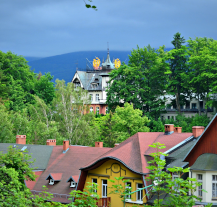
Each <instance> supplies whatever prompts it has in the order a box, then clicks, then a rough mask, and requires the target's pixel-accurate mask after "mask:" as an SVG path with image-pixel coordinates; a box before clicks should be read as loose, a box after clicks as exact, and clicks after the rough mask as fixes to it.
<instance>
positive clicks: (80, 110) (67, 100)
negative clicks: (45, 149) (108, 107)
mask: <svg viewBox="0 0 217 207" xmlns="http://www.w3.org/2000/svg"><path fill="white" fill-rule="evenodd" d="M55 96H56V97H55V99H54V101H53V104H54V108H55V116H54V121H56V122H58V130H59V133H60V135H61V136H62V137H64V138H65V139H68V140H69V141H70V144H81V145H83V144H85V145H92V143H93V142H94V140H95V137H97V135H96V133H97V131H96V130H95V129H94V128H93V127H92V125H91V122H92V121H93V120H94V114H93V113H87V114H85V113H86V112H88V108H89V104H90V97H89V96H88V93H87V91H85V90H83V89H82V88H80V87H78V88H74V85H73V83H68V84H67V85H65V81H63V80H62V81H60V80H56V91H55Z"/></svg>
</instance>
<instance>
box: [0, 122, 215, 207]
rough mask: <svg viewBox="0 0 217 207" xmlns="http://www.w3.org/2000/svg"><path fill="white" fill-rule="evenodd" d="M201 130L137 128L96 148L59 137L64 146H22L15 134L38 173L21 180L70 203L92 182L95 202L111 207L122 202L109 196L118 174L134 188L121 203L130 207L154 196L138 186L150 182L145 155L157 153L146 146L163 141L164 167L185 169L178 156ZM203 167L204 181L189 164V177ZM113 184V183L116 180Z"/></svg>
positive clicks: (20, 141) (21, 139) (19, 143)
mask: <svg viewBox="0 0 217 207" xmlns="http://www.w3.org/2000/svg"><path fill="white" fill-rule="evenodd" d="M215 126H216V125H215ZM215 126H214V127H215ZM214 129H215V128H214ZM200 134H203V129H201V128H200V127H196V128H193V133H182V132H181V128H180V127H174V126H173V125H171V124H166V125H165V133H164V132H138V133H136V134H135V135H133V136H131V137H130V138H128V139H127V140H125V141H124V142H122V143H120V144H118V145H116V146H115V147H114V148H106V147H103V143H102V142H96V143H95V147H87V146H72V145H69V141H67V140H65V141H63V145H59V146H56V140H55V139H52V140H47V143H46V144H47V145H26V142H25V140H26V137H25V136H24V135H18V136H17V143H16V146H18V147H19V148H20V149H24V148H25V149H27V150H28V151H29V152H30V153H32V157H33V158H35V159H36V163H35V167H34V171H35V174H37V175H38V176H39V177H38V178H37V179H36V181H34V182H33V181H25V183H26V186H27V187H28V188H30V190H31V192H32V193H33V194H34V195H38V194H39V193H41V192H42V191H43V189H42V186H44V185H45V186H46V187H47V188H48V190H47V191H48V192H50V193H52V194H53V199H52V200H53V201H57V202H61V203H69V202H70V201H69V200H68V199H69V196H70V194H69V193H70V192H71V191H72V190H76V189H77V190H81V191H85V190H86V187H87V186H88V185H89V183H97V184H98V189H97V194H98V195H99V197H100V200H99V202H98V206H109V204H110V206H111V207H116V206H122V205H123V201H122V199H121V198H120V195H115V194H111V191H112V190H113V189H112V188H111V187H112V185H113V184H114V183H112V182H110V181H109V180H115V177H123V180H128V181H127V185H128V186H130V187H131V188H132V189H131V191H132V192H133V191H137V192H135V193H133V194H132V195H130V196H127V199H126V203H125V206H126V207H131V206H133V205H144V204H146V203H151V202H152V201H153V200H154V197H150V195H149V194H148V190H149V189H148V188H146V189H142V188H145V187H147V186H149V185H151V183H150V181H149V180H148V179H147V177H148V176H149V170H148V169H147V166H148V160H149V157H150V156H149V155H150V153H153V152H156V149H155V148H151V147H149V145H151V144H153V143H156V142H160V143H163V144H165V146H166V148H164V149H161V151H162V152H165V153H167V154H169V156H168V160H169V162H167V167H172V166H181V167H188V164H189V166H190V165H191V161H190V162H189V161H184V160H183V157H184V156H185V155H186V154H187V152H188V151H189V149H191V148H192V146H194V144H195V143H196V142H198V140H199V139H200V137H201V136H202V135H201V136H200ZM9 145H14V144H4V143H2V144H0V151H4V152H6V151H7V147H6V146H9ZM203 145H204V144H203ZM213 148H215V147H213ZM2 149H3V150H2ZM209 153H210V152H209ZM199 156H200V155H199ZM191 157H192V156H190V158H191ZM212 159H214V158H212ZM214 160H215V159H214ZM195 163H196V162H195ZM207 163H209V162H207ZM193 164H194V163H193ZM36 168H37V169H36ZM193 170H194V171H193ZM195 170H196V171H195ZM202 171H203V175H202V177H200V179H201V180H202V182H205V181H204V179H207V178H206V176H207V175H208V174H207V175H206V176H205V175H204V170H202V169H201V168H200V169H196V168H195V169H193V168H192V175H190V176H194V172H195V173H196V174H195V176H197V175H198V174H201V173H198V172H202ZM213 171H215V170H214V169H212V171H209V172H208V173H211V174H212V176H214V175H216V174H214V172H213ZM216 172H217V171H216ZM212 176H211V179H212V178H213V177H212ZM213 179H215V178H213ZM214 181H215V180H214ZM214 181H212V182H214ZM115 182H116V184H118V181H115ZM121 183H122V181H120V184H121ZM203 185H205V183H204V184H203ZM203 188H204V187H203ZM140 189H141V190H140ZM213 189H215V188H214V187H213ZM199 191H200V189H199ZM165 196H167V195H165ZM202 196H204V195H203V194H202ZM204 198H205V197H204Z"/></svg>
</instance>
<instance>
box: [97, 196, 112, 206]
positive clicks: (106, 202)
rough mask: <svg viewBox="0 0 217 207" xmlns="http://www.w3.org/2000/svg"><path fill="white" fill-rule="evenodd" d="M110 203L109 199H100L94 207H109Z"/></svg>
mask: <svg viewBox="0 0 217 207" xmlns="http://www.w3.org/2000/svg"><path fill="white" fill-rule="evenodd" d="M110 203H111V198H110V197H107V198H100V199H99V201H98V202H97V203H96V205H97V206H98V207H109V206H111V205H110Z"/></svg>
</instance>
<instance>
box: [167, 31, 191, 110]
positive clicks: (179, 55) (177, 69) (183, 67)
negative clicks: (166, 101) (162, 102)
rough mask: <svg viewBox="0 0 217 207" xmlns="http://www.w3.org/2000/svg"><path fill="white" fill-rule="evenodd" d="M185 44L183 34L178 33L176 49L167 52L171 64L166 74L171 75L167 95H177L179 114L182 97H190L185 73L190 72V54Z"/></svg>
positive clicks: (175, 41)
mask: <svg viewBox="0 0 217 207" xmlns="http://www.w3.org/2000/svg"><path fill="white" fill-rule="evenodd" d="M183 43H185V39H184V37H181V34H180V33H179V32H177V33H176V34H175V35H174V37H173V41H172V44H173V45H174V49H172V50H170V51H169V52H167V61H168V62H169V65H170V67H169V69H168V71H167V72H166V74H168V75H169V81H168V90H167V93H169V94H171V95H175V97H176V106H177V109H178V113H179V114H180V113H181V107H180V95H181V93H182V94H186V95H187V96H189V95H190V94H189V93H188V88H187V87H186V78H183V77H185V73H186V72H187V70H188V67H187V64H186V63H187V58H188V52H187V47H186V46H183Z"/></svg>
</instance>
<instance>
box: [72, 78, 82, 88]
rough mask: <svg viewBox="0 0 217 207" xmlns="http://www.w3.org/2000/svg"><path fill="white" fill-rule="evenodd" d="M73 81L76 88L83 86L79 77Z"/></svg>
mask: <svg viewBox="0 0 217 207" xmlns="http://www.w3.org/2000/svg"><path fill="white" fill-rule="evenodd" d="M73 83H74V86H75V88H77V87H81V83H80V81H79V80H78V79H77V78H76V79H75V80H74V81H73Z"/></svg>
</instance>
